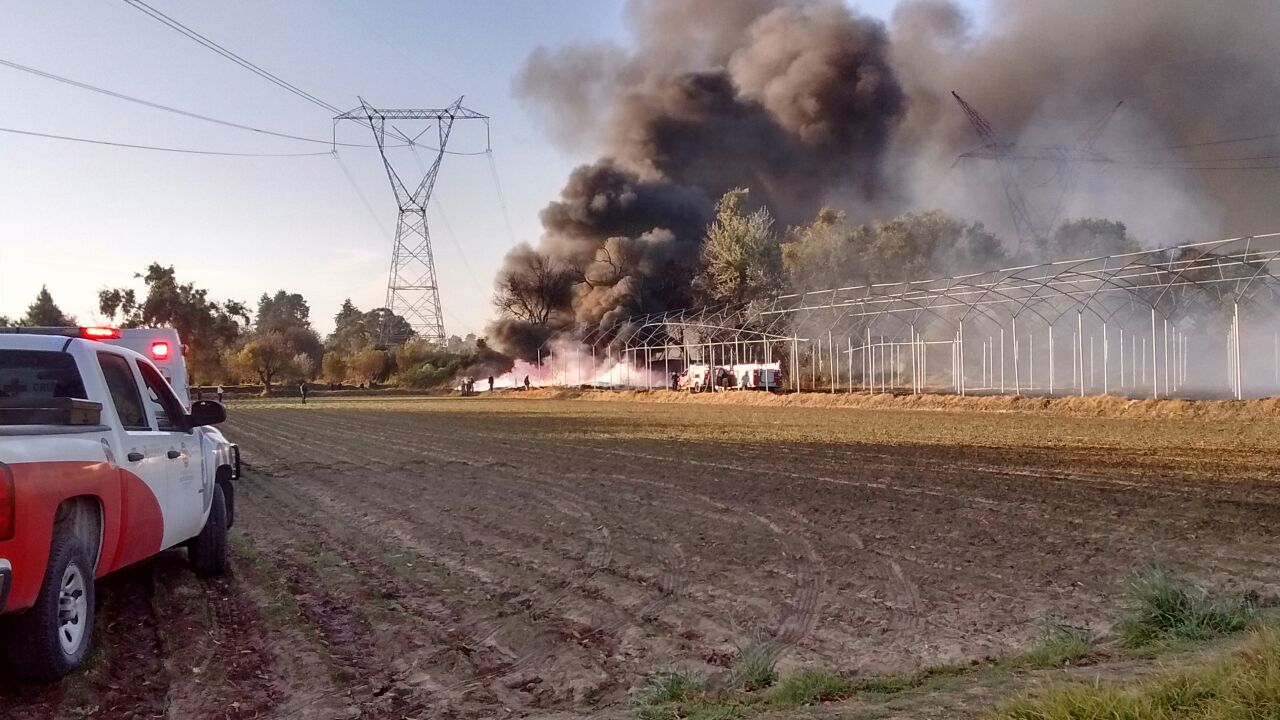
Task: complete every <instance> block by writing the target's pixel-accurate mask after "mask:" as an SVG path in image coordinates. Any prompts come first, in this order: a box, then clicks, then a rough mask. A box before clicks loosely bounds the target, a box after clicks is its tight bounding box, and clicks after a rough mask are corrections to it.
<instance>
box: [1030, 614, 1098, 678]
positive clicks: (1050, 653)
mask: <svg viewBox="0 0 1280 720" xmlns="http://www.w3.org/2000/svg"><path fill="white" fill-rule="evenodd" d="M1093 653H1094V639H1093V636H1092V635H1090V634H1089V631H1088V630H1085V629H1084V628H1078V627H1072V626H1070V625H1063V624H1062V623H1058V622H1054V621H1049V622H1046V623H1045V624H1044V625H1043V626H1042V627H1041V628H1040V637H1039V639H1038V641H1037V642H1036V646H1035V647H1034V648H1032V649H1031V650H1029V651H1028V652H1026V653H1025V654H1023V655H1020V656H1018V657H1016V658H1014V659H1013V661H1012V663H1011V664H1012V665H1014V666H1019V667H1033V668H1048V667H1065V666H1068V665H1082V664H1084V663H1086V662H1088V661H1089V659H1090V658H1091V657H1092V655H1093Z"/></svg>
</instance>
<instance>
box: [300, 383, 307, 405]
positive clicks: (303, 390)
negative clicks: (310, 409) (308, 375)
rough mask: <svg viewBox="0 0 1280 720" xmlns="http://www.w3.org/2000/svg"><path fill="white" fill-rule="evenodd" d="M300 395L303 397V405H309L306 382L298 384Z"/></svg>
mask: <svg viewBox="0 0 1280 720" xmlns="http://www.w3.org/2000/svg"><path fill="white" fill-rule="evenodd" d="M298 394H299V395H301V396H302V404H303V405H306V404H307V384H306V383H305V382H300V383H298Z"/></svg>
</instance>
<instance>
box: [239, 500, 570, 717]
mask: <svg viewBox="0 0 1280 720" xmlns="http://www.w3.org/2000/svg"><path fill="white" fill-rule="evenodd" d="M279 480H280V478H276V479H275V481H276V482H263V483H260V484H259V489H260V490H262V491H263V493H264V494H266V495H271V496H273V502H277V503H280V504H281V506H282V507H283V508H285V510H284V513H283V514H284V515H285V516H287V517H289V518H290V522H291V523H293V524H294V525H298V524H301V525H303V526H304V527H305V529H306V530H307V534H308V535H310V536H313V537H315V536H321V537H324V536H327V537H330V538H331V539H332V540H333V541H334V543H335V544H334V545H333V546H332V547H329V548H328V550H330V551H332V552H337V553H339V554H340V555H341V556H342V557H343V560H342V562H343V563H344V564H345V565H346V566H347V567H348V568H351V569H352V570H354V571H355V572H356V573H357V574H358V575H359V576H360V577H361V578H363V580H362V584H363V585H364V586H365V587H366V588H377V590H378V594H379V595H380V597H379V598H377V599H379V600H391V601H392V602H395V603H397V604H400V605H402V606H403V607H404V610H405V611H407V612H406V613H404V614H405V617H406V619H407V620H409V621H410V623H411V624H414V626H415V628H416V629H417V630H421V631H422V632H423V633H424V635H426V636H427V637H428V638H429V639H430V642H429V643H419V644H417V645H415V646H412V647H409V648H401V650H403V651H404V652H400V651H389V650H388V648H387V647H386V646H385V645H384V644H383V643H382V642H381V641H380V642H379V643H378V645H379V648H378V649H379V650H381V655H388V654H389V657H384V658H381V659H375V660H373V661H372V662H370V663H369V665H371V666H376V667H377V668H378V671H379V672H378V673H377V675H376V678H375V679H374V680H373V681H372V682H373V684H374V685H377V686H379V687H380V688H391V689H392V690H394V691H396V692H398V693H400V694H401V695H403V696H407V697H409V698H412V700H413V702H414V703H416V705H414V706H411V707H409V708H408V709H409V710H413V709H414V708H415V707H416V708H418V711H429V712H433V713H434V712H437V711H443V710H447V709H451V708H448V707H446V708H444V709H443V710H442V708H440V707H438V706H439V705H441V704H446V705H448V704H452V705H456V706H460V707H461V708H462V709H461V711H460V712H463V713H464V715H466V716H486V715H485V713H487V712H489V710H485V709H484V708H492V707H495V706H496V707H502V706H506V707H519V706H523V705H528V704H529V703H528V701H527V700H528V698H527V697H522V696H521V695H519V694H518V693H516V692H514V691H515V690H516V689H517V688H506V687H498V688H493V687H474V686H472V685H471V684H469V683H470V680H471V679H473V678H475V677H483V676H485V675H486V674H489V673H492V672H493V670H488V671H486V669H487V668H493V669H495V670H500V669H501V668H503V667H506V666H508V665H509V664H510V662H509V661H508V660H507V659H505V658H501V657H497V656H496V655H495V654H494V651H493V650H492V649H489V648H486V647H476V646H472V645H470V644H469V643H468V642H467V640H468V638H467V637H466V636H465V635H463V634H462V633H461V632H460V631H459V630H458V629H457V627H458V626H459V623H460V622H461V620H460V615H459V614H457V613H455V612H453V611H451V610H449V609H448V607H447V606H442V605H440V604H431V603H429V604H428V606H424V605H423V604H422V602H423V601H422V598H421V595H422V594H423V592H424V591H429V592H433V591H430V589H429V588H424V587H422V586H411V585H409V584H408V583H406V582H405V581H404V579H403V578H401V577H400V576H399V574H398V572H397V571H396V569H395V568H393V567H391V566H388V565H386V564H385V563H384V562H382V561H381V560H378V559H376V558H375V554H376V551H372V550H369V549H366V548H364V547H363V545H364V543H361V542H354V543H353V542H352V540H353V538H354V537H356V536H357V535H358V533H361V532H363V530H358V529H352V530H351V532H352V533H353V534H351V535H347V536H346V537H341V534H340V533H337V532H335V531H334V530H333V529H332V528H333V527H334V526H336V525H341V524H342V523H343V522H344V520H343V519H342V518H339V517H337V516H336V515H332V514H327V513H325V512H323V511H320V509H319V508H316V507H314V506H308V505H307V504H306V502H307V501H306V499H305V497H304V496H301V495H298V496H295V497H293V498H292V499H285V498H284V497H283V496H282V495H281V494H280V493H281V492H283V491H285V488H284V486H283V485H282V484H280V482H279ZM268 488H269V489H268ZM288 492H290V493H294V492H297V491H296V490H289V491H288ZM308 512H311V513H315V512H320V514H321V515H323V516H324V522H323V523H316V522H314V521H313V520H312V519H311V518H309V517H307V513H308ZM319 542H323V541H319ZM357 546H360V547H357ZM287 562H288V561H286V563H287ZM370 599H372V598H366V601H368V600H370ZM441 600H447V598H443V597H437V598H435V600H433V601H431V602H432V603H439V602H440V601H441ZM442 613H445V614H446V615H447V618H446V620H447V622H444V623H440V622H439V621H438V619H439V616H440V615H441V614H442ZM428 620H436V623H434V624H433V623H432V622H428ZM364 625H366V627H365V628H364V629H365V632H366V634H365V636H366V637H368V636H369V635H368V633H369V632H373V628H372V626H368V624H367V622H365V623H364ZM385 634H386V633H382V635H384V636H385ZM367 654H368V655H369V656H370V657H375V658H376V656H377V655H378V654H379V652H378V650H372V651H369V652H368V653H367ZM406 664H408V665H409V667H407V668H402V667H401V666H403V665H406ZM458 666H463V667H465V668H466V672H465V673H464V676H465V678H466V679H465V680H458V681H451V680H448V679H447V678H448V676H449V672H443V671H448V670H449V669H450V668H453V667H458ZM428 668H436V669H437V670H441V671H442V672H438V673H437V677H436V678H435V679H431V680H428V679H427V677H426V676H424V675H423V673H424V671H426V670H427V669H428ZM366 674H368V673H366ZM455 674H456V673H455ZM532 690H535V691H537V690H539V689H538V688H532ZM455 691H457V692H455ZM335 692H340V691H335ZM384 692H386V691H384ZM495 692H496V693H497V694H495ZM477 693H479V694H478V695H477ZM330 694H333V693H330ZM544 696H545V692H542V693H537V692H535V693H534V697H533V700H534V701H535V703H536V701H539V699H540V698H541V697H544ZM321 699H322V698H312V699H309V700H308V702H307V703H306V704H304V705H302V706H301V707H299V706H290V707H288V708H286V710H287V711H288V713H290V716H295V715H298V714H300V713H301V714H303V715H305V713H306V712H307V707H308V706H309V705H311V704H314V703H315V702H318V701H319V700H321ZM452 709H456V708H452ZM402 710H403V708H398V709H397V710H396V711H397V712H400V711H402ZM477 713H479V715H477ZM435 716H436V715H435V714H432V715H429V717H435Z"/></svg>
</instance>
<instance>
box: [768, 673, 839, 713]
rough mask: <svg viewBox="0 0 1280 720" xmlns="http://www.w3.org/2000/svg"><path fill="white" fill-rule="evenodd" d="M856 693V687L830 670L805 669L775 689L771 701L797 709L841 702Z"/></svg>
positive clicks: (770, 696) (770, 697)
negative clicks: (799, 706) (802, 706)
mask: <svg viewBox="0 0 1280 720" xmlns="http://www.w3.org/2000/svg"><path fill="white" fill-rule="evenodd" d="M853 693H854V686H853V685H852V684H851V683H850V682H849V681H847V680H845V679H844V678H842V677H840V676H839V675H837V674H836V673H833V672H831V671H830V670H821V669H818V668H805V669H803V670H801V671H800V672H798V673H796V674H795V675H792V676H790V677H788V678H786V679H784V680H783V681H782V682H780V683H778V686H777V687H775V688H774V689H773V692H772V693H770V695H769V701H770V702H771V703H773V704H775V705H782V706H786V707H795V706H798V705H813V704H816V703H820V702H830V701H832V700H841V699H844V698H847V697H849V696H851V695H853Z"/></svg>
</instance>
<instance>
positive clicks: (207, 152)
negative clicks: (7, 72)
mask: <svg viewBox="0 0 1280 720" xmlns="http://www.w3.org/2000/svg"><path fill="white" fill-rule="evenodd" d="M0 132H6V133H12V134H14V135H29V136H31V137H39V138H48V139H51V140H67V141H70V142H78V143H88V144H91V145H107V146H110V147H118V148H129V149H132V150H155V151H157V152H171V153H185V154H188V155H221V156H224V157H316V156H319V155H332V154H333V152H332V151H330V152H308V153H250V152H223V151H219V150H196V149H193V148H174V147H158V146H155V145H136V144H133V143H122V142H113V141H110V140H93V139H90V138H80V137H71V136H69V135H55V134H53V133H42V132H35V131H34V130H18V129H16V128H6V127H0Z"/></svg>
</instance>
